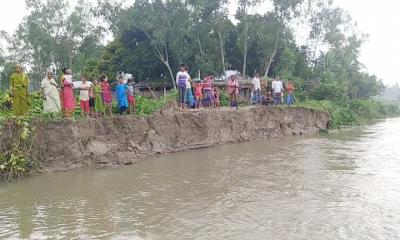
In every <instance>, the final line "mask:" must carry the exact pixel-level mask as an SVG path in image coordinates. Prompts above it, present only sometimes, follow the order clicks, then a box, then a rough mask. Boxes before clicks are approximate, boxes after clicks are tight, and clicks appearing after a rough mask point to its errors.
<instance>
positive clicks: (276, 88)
mask: <svg viewBox="0 0 400 240" xmlns="http://www.w3.org/2000/svg"><path fill="white" fill-rule="evenodd" d="M261 83H262V80H261V78H260V74H256V76H255V77H254V78H253V80H252V96H251V102H252V103H253V104H263V105H281V104H284V103H285V104H286V105H288V106H291V105H293V104H294V103H295V96H294V91H295V89H296V88H295V86H294V84H293V82H292V81H288V82H287V83H286V84H283V82H282V80H281V79H280V77H279V76H278V77H276V78H275V79H274V80H273V81H272V82H271V84H269V82H268V81H266V82H264V84H261ZM285 94H286V98H285Z"/></svg>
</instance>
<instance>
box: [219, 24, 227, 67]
mask: <svg viewBox="0 0 400 240" xmlns="http://www.w3.org/2000/svg"><path fill="white" fill-rule="evenodd" d="M218 37H219V46H220V49H221V61H222V71H223V73H224V75H225V72H226V68H225V53H224V43H223V39H222V34H221V29H220V28H219V27H218Z"/></svg>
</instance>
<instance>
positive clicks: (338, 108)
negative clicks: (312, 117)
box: [297, 100, 400, 128]
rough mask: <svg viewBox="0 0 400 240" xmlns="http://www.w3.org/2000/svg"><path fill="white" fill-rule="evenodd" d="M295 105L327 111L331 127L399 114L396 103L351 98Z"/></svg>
mask: <svg viewBox="0 0 400 240" xmlns="http://www.w3.org/2000/svg"><path fill="white" fill-rule="evenodd" d="M297 106H298V107H306V108H311V109H316V110H321V111H326V112H329V114H330V115H331V127H332V128H338V127H340V126H352V125H360V124H365V123H367V122H369V121H371V120H373V119H381V118H385V117H395V116H399V115H400V107H399V106H398V105H393V104H386V103H383V102H379V101H373V100H352V101H346V102H340V103H338V102H333V101H328V100H323V101H317V100H307V101H305V102H302V103H298V104H297Z"/></svg>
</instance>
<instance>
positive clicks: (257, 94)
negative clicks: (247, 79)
mask: <svg viewBox="0 0 400 240" xmlns="http://www.w3.org/2000/svg"><path fill="white" fill-rule="evenodd" d="M252 84H253V92H254V99H255V104H260V103H261V79H260V74H258V73H257V74H256V76H255V77H254V78H253V80H252Z"/></svg>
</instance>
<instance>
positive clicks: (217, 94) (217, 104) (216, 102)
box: [214, 87, 221, 109]
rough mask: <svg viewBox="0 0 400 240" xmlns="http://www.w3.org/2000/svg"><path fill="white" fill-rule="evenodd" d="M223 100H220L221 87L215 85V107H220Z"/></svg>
mask: <svg viewBox="0 0 400 240" xmlns="http://www.w3.org/2000/svg"><path fill="white" fill-rule="evenodd" d="M220 105H221V102H220V101H219V89H218V88H217V87H214V107H215V108H217V109H219V108H220Z"/></svg>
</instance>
